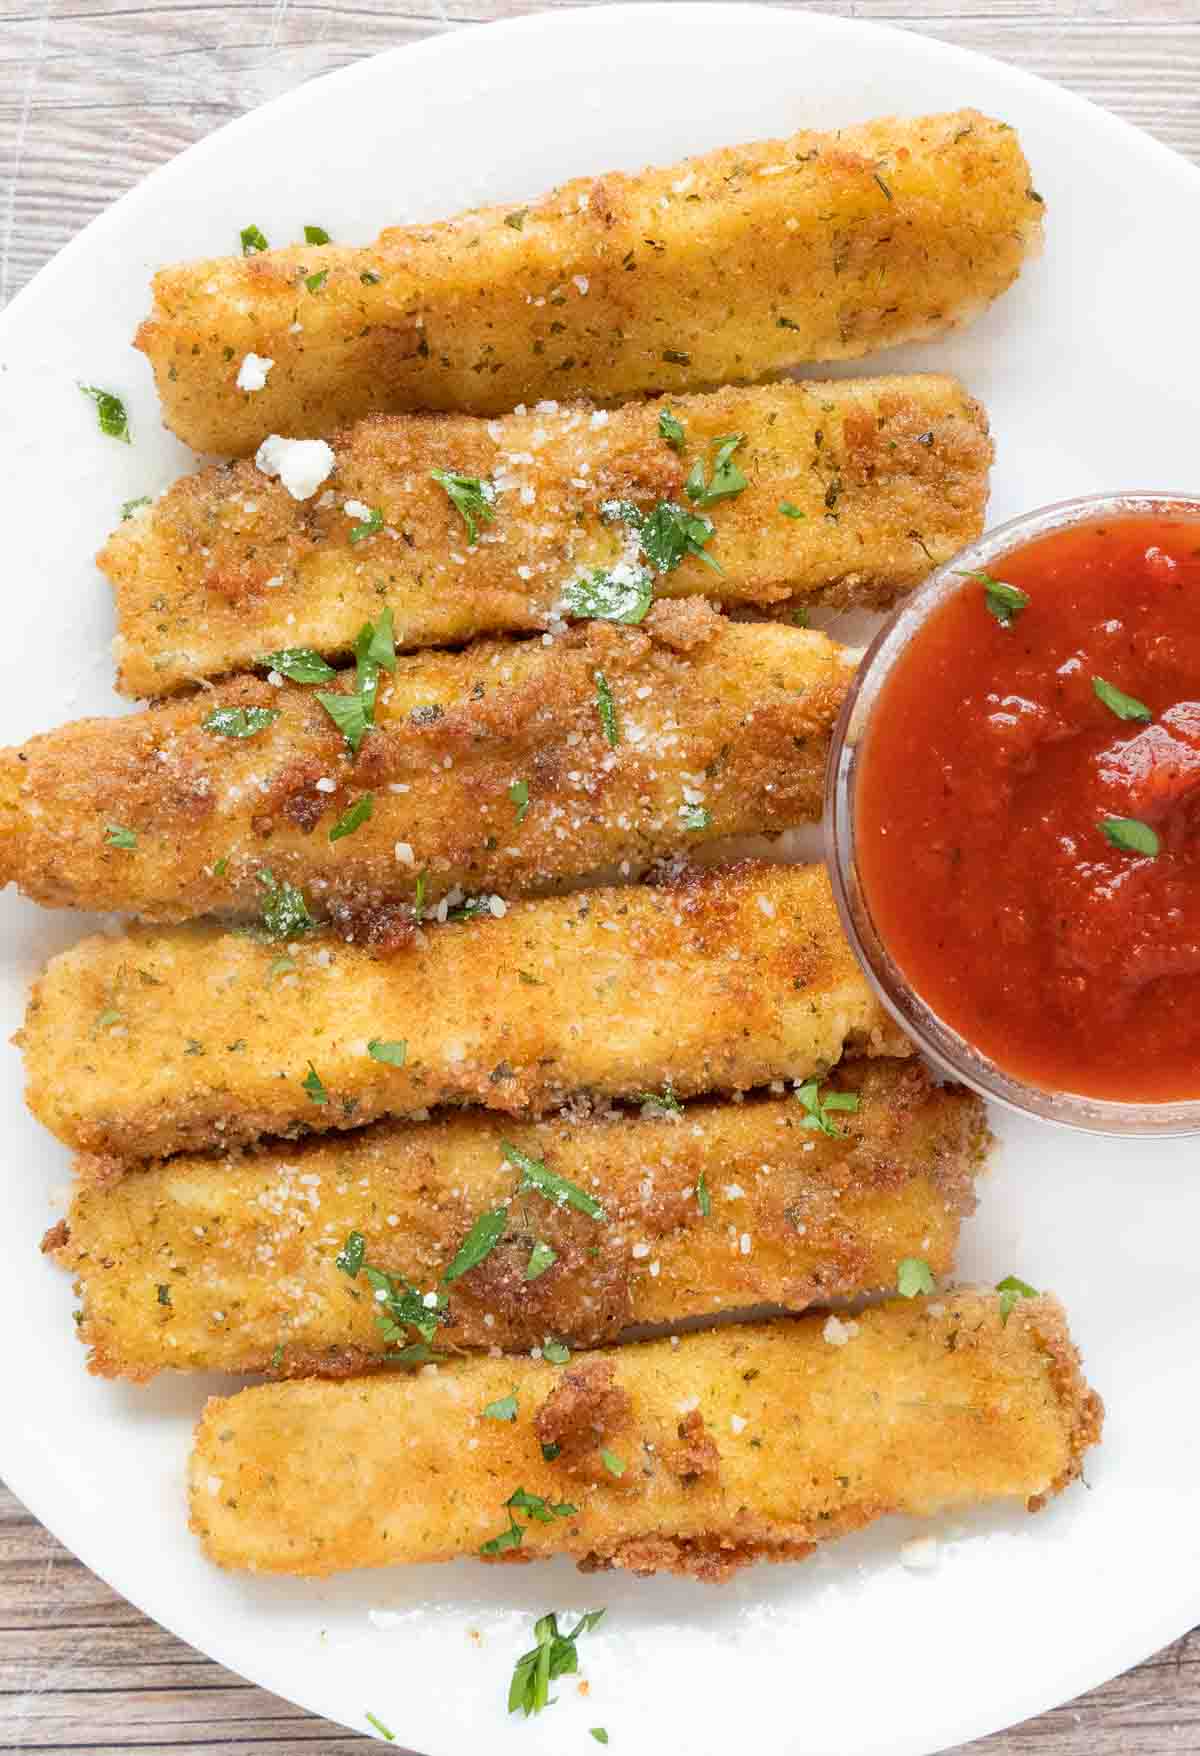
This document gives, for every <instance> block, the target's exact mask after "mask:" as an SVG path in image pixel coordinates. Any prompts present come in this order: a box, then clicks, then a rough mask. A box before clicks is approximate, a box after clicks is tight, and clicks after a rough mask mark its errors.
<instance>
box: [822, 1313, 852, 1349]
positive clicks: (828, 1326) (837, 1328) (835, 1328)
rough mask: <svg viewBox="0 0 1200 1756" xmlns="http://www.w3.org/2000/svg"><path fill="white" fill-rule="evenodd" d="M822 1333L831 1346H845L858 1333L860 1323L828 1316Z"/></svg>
mask: <svg viewBox="0 0 1200 1756" xmlns="http://www.w3.org/2000/svg"><path fill="white" fill-rule="evenodd" d="M821 1334H822V1335H823V1336H824V1337H825V1340H826V1341H827V1342H828V1343H829V1345H830V1346H831V1347H845V1345H846V1343H847V1342H848V1341H852V1340H853V1339H854V1337H855V1336H856V1335H857V1334H858V1324H857V1323H853V1322H851V1323H843V1322H842V1320H841V1318H840V1317H832V1316H831V1317H827V1318H826V1319H825V1327H824V1329H823V1330H822V1331H821Z"/></svg>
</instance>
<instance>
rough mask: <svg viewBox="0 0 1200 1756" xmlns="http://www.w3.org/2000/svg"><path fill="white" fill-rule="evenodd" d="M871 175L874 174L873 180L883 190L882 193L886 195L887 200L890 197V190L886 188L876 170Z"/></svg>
mask: <svg viewBox="0 0 1200 1756" xmlns="http://www.w3.org/2000/svg"><path fill="white" fill-rule="evenodd" d="M873 175H874V178H875V181H876V182H877V183H878V184H879V187H880V188H881V189H882V190H883V193H884V194H885V195H886V196H887V198H888V200H889V201H890V200H891V199H892V192H891V190H890V189H889V188H888V186H887V184H886V183H885V182H884V180H883V178H882V177H881V176H880V175H879V172H878V171H875V172H874V173H873Z"/></svg>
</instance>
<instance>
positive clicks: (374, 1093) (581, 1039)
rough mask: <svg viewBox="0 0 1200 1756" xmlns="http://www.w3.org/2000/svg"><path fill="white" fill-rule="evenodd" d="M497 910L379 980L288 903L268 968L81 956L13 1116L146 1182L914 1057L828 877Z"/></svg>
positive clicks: (159, 956)
mask: <svg viewBox="0 0 1200 1756" xmlns="http://www.w3.org/2000/svg"><path fill="white" fill-rule="evenodd" d="M285 900H286V899H285ZM491 909H492V910H494V911H495V912H489V913H488V914H486V915H483V916H480V917H479V918H477V919H473V920H469V921H460V922H448V923H447V924H446V925H445V926H444V927H440V928H438V929H436V930H434V931H431V932H428V933H426V932H423V931H414V932H413V934H412V937H411V938H410V940H409V941H408V942H407V943H405V944H403V945H402V946H401V947H400V948H399V949H397V950H396V951H395V952H394V953H393V954H392V955H391V956H387V957H380V956H378V955H376V954H374V953H373V952H372V950H371V949H370V948H369V946H364V945H363V944H361V943H359V942H358V941H356V942H355V943H354V944H353V945H339V944H337V942H336V941H332V940H331V939H330V937H329V936H328V935H320V934H314V935H309V936H307V937H305V936H304V935H302V934H301V933H300V932H299V929H298V928H297V926H296V925H295V921H294V917H292V916H291V915H290V914H289V911H288V910H287V908H286V907H285V906H284V904H283V903H282V902H281V899H280V898H279V897H278V895H276V896H275V897H274V898H273V901H272V906H271V913H270V920H272V921H273V922H274V923H275V927H276V930H278V931H280V932H281V933H282V934H283V936H284V937H283V942H281V943H278V944H271V943H264V942H263V941H262V939H261V938H259V937H256V936H254V935H252V934H247V933H242V934H237V933H223V932H222V931H221V930H220V929H219V928H217V927H212V926H194V927H173V928H160V929H157V930H155V929H150V928H141V929H135V930H133V931H131V932H129V933H127V934H123V935H120V936H118V937H115V938H113V937H107V936H102V935H97V936H95V937H93V938H89V939H85V940H83V941H82V942H81V943H80V944H79V945H77V946H75V947H74V948H72V949H71V950H69V951H66V952H63V953H61V954H60V955H59V956H58V957H55V958H53V959H52V960H51V962H50V964H49V965H48V966H47V969H46V971H45V973H44V974H43V976H42V977H41V979H40V981H38V982H37V983H36V984H35V986H34V989H33V993H32V996H31V999H30V1003H29V1009H28V1011H27V1013H26V1018H25V1025H24V1028H23V1030H22V1031H21V1032H20V1033H19V1040H20V1041H21V1044H22V1046H23V1048H24V1051H25V1064H26V1073H27V1085H26V1100H27V1102H28V1104H29V1106H30V1108H31V1109H32V1111H33V1113H34V1115H35V1116H37V1117H38V1119H39V1120H40V1121H41V1122H43V1123H44V1124H45V1125H46V1127H47V1128H49V1129H50V1130H51V1132H52V1133H54V1134H56V1135H58V1137H59V1138H60V1139H61V1140H64V1141H66V1142H67V1143H68V1145H71V1146H75V1147H79V1148H82V1149H83V1150H85V1151H89V1152H95V1153H101V1154H113V1155H116V1156H118V1157H124V1158H151V1157H155V1156H158V1155H160V1154H162V1155H165V1154H167V1153H172V1152H178V1151H181V1150H183V1149H185V1148H188V1147H201V1148H203V1147H209V1146H215V1145H222V1144H235V1143H238V1142H244V1141H250V1140H254V1139H256V1138H258V1137H259V1136H261V1135H264V1134H275V1135H289V1134H294V1133H298V1132H305V1131H307V1130H314V1131H323V1130H327V1129H335V1128H353V1127H356V1126H358V1125H359V1124H360V1123H363V1122H370V1121H373V1120H374V1119H375V1118H376V1117H379V1116H384V1115H393V1116H412V1115H414V1114H417V1113H424V1112H425V1111H427V1110H428V1108H429V1107H431V1106H433V1105H437V1104H444V1103H458V1104H462V1103H476V1104H482V1105H483V1106H484V1107H485V1108H488V1109H495V1110H502V1111H504V1112H506V1113H508V1114H514V1113H520V1112H522V1111H532V1112H534V1113H544V1112H545V1111H547V1110H548V1109H551V1108H554V1107H556V1106H557V1105H558V1104H560V1103H562V1102H563V1101H564V1100H565V1099H567V1098H570V1097H572V1096H574V1095H577V1094H586V1095H588V1096H590V1097H591V1098H593V1099H600V1098H623V1097H629V1096H632V1095H637V1094H639V1093H641V1092H644V1091H661V1090H662V1089H663V1087H664V1086H666V1085H670V1086H671V1088H672V1090H673V1091H674V1092H675V1093H676V1094H677V1095H678V1096H680V1097H690V1096H693V1095H695V1094H698V1093H704V1092H718V1091H725V1092H727V1091H740V1090H744V1089H746V1088H748V1087H750V1086H755V1085H764V1084H767V1083H768V1082H769V1081H771V1080H773V1079H787V1078H798V1079H807V1078H808V1077H810V1076H811V1075H814V1074H818V1073H824V1072H825V1071H827V1069H828V1068H830V1067H831V1066H832V1065H833V1064H834V1063H835V1062H836V1061H837V1060H838V1059H839V1057H840V1056H841V1055H842V1053H843V1051H844V1050H847V1049H849V1050H852V1051H856V1052H865V1053H867V1054H889V1053H900V1054H904V1053H907V1052H910V1051H909V1048H908V1044H907V1042H906V1040H905V1039H904V1038H903V1037H902V1036H901V1035H900V1033H899V1031H898V1029H897V1028H896V1026H895V1025H894V1024H893V1023H892V1022H891V1020H890V1018H889V1017H888V1014H887V1013H886V1012H885V1011H884V1010H883V1008H882V1006H881V1005H880V1004H879V1002H878V1001H877V1000H876V999H875V997H874V994H873V993H872V991H871V989H870V987H869V985H868V983H867V980H866V977H865V976H864V975H863V973H862V971H861V969H860V968H859V966H858V964H857V962H856V961H855V958H854V955H853V953H852V952H851V950H850V947H849V946H848V945H847V943H846V941H845V938H844V937H843V935H842V931H841V927H840V925H839V922H838V918H837V911H836V909H835V907H834V902H833V896H832V894H831V892H830V888H829V879H828V877H827V875H826V873H825V870H824V868H823V867H820V866H808V867H796V866H773V865H766V864H762V863H760V862H757V861H747V862H745V863H744V864H742V865H740V866H734V867H729V868H723V869H722V868H717V869H714V870H711V871H707V872H699V873H687V874H685V875H684V876H683V877H682V878H680V879H677V880H675V881H674V882H672V883H668V884H665V885H664V886H662V887H644V888H632V887H629V888H618V889H610V890H597V891H589V892H586V893H582V894H577V895H573V896H565V897H552V898H545V899H542V900H540V901H536V902H514V903H510V904H508V905H507V907H506V906H505V904H504V903H503V902H501V901H500V899H499V898H495V899H493V901H492V904H491ZM281 915H282V916H283V917H284V918H283V919H282V920H281V919H280V916H281ZM368 930H369V929H368V927H366V926H364V933H366V932H367V931H368ZM372 1050H374V1053H373V1052H372ZM381 1056H382V1057H383V1058H382V1059H381V1058H380V1057H381ZM398 1063H399V1064H398Z"/></svg>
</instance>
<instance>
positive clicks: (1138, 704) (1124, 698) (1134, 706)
mask: <svg viewBox="0 0 1200 1756" xmlns="http://www.w3.org/2000/svg"><path fill="white" fill-rule="evenodd" d="M1092 688H1093V690H1094V691H1095V694H1096V698H1097V700H1099V701H1102V702H1103V703H1104V705H1105V707H1107V708H1110V709H1111V710H1112V712H1113V713H1115V714H1116V716H1117V718H1118V719H1142V720H1148V719H1153V718H1154V715H1153V714H1152V713H1151V711H1150V709H1149V708H1148V707H1147V706H1146V703H1145V702H1144V701H1139V700H1138V698H1137V696H1136V695H1126V693H1125V691H1124V690H1123V689H1118V688H1116V687H1115V685H1114V684H1112V683H1106V682H1105V680H1104V678H1103V677H1093V678H1092Z"/></svg>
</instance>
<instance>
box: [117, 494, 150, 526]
mask: <svg viewBox="0 0 1200 1756" xmlns="http://www.w3.org/2000/svg"><path fill="white" fill-rule="evenodd" d="M151 504H152V502H151V499H150V496H149V494H139V495H138V497H137V499H136V500H122V502H121V523H122V524H124V523H125V520H126V519H127V518H132V517H133V515H134V513H135V512H138V511H140V510H141V508H142V507H143V506H149V505H151Z"/></svg>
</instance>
